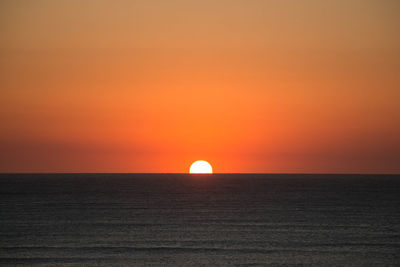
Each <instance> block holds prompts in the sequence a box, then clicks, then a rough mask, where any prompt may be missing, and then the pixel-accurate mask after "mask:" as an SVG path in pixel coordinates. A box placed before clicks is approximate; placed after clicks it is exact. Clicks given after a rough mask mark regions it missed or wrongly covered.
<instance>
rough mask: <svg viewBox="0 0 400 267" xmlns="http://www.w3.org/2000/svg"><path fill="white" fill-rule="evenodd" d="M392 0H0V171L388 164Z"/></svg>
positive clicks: (392, 116) (395, 129)
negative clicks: (200, 161) (202, 164)
mask: <svg viewBox="0 0 400 267" xmlns="http://www.w3.org/2000/svg"><path fill="white" fill-rule="evenodd" d="M399 13H400V2H399V1H397V0H332V1H320V0H318V1H317V0H304V1H294V0H291V1H289V0H282V1H272V0H271V1H262V0H259V1H249V0H201V1H185V0H180V1H178V0H169V1H161V0H137V1H134V0H132V1H128V0H127V1H124V0H114V1H105V0H96V1H94V0H88V1H77V0H58V1H53V0H37V1H28V0H26V1H23V0H17V1H15V0H3V1H1V2H0V125H1V126H0V172H162V173H164V172H188V170H189V167H190V164H191V163H192V162H193V161H195V160H198V159H203V160H207V161H209V162H210V163H211V164H212V166H213V169H214V171H215V172H245V173H247V172H266V173H277V172H278V173H282V172H283V173H400V34H399V32H400V17H399V15H398V14H399Z"/></svg>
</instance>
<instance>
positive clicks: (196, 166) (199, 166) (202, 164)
mask: <svg viewBox="0 0 400 267" xmlns="http://www.w3.org/2000/svg"><path fill="white" fill-rule="evenodd" d="M189 173H213V170H212V167H211V165H210V163H208V162H207V161H204V160H198V161H195V162H193V163H192V165H191V166H190V171H189Z"/></svg>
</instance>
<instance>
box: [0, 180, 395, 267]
mask: <svg viewBox="0 0 400 267" xmlns="http://www.w3.org/2000/svg"><path fill="white" fill-rule="evenodd" d="M0 235H1V239H0V265H47V266H55V265H56V266H57V265H58V266H59V265H69V266H82V265H89V266H92V265H95V266H109V265H117V266H121V265H126V266H141V265H171V266H188V265H194V266H197V265H208V266H216V265H218V266H221V265H229V266H232V265H268V264H270V265H273V266H276V265H278V266H279V265H302V266H303V265H305V266H306V265H315V266H327V265H328V266H346V265H347V266H396V265H397V266H399V265H400V176H398V175H397V176H396V175H272V174H269V175H267V174H214V175H187V174H24V175H21V174H12V175H10V174H2V175H0Z"/></svg>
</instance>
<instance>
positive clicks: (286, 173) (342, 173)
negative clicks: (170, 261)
mask: <svg viewBox="0 0 400 267" xmlns="http://www.w3.org/2000/svg"><path fill="white" fill-rule="evenodd" d="M2 174H190V175H199V174H200V175H212V174H273V175H275V174H276V175H280V174H284V175H290V174H292V175H294V174H295V175H400V172H398V173H396V172H393V173H392V172H388V173H373V172H371V173H367V172H214V173H189V172H69V171H56V172H0V175H2Z"/></svg>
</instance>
